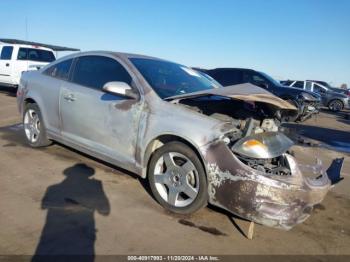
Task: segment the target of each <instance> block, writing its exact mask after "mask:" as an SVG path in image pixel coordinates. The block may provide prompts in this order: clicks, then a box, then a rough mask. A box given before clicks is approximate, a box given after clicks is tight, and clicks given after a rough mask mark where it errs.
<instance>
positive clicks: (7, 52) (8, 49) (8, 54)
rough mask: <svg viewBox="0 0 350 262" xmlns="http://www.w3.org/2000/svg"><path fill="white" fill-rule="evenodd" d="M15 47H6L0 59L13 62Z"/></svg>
mask: <svg viewBox="0 0 350 262" xmlns="http://www.w3.org/2000/svg"><path fill="white" fill-rule="evenodd" d="M12 51H13V46H4V47H3V48H2V50H1V55H0V59H1V60H11V57H12Z"/></svg>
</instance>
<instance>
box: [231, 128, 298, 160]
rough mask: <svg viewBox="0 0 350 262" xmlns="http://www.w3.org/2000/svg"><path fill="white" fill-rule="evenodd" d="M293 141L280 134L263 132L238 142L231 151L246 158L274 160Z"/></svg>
mask: <svg viewBox="0 0 350 262" xmlns="http://www.w3.org/2000/svg"><path fill="white" fill-rule="evenodd" d="M292 145H293V141H292V140H290V139H289V138H288V137H287V136H286V135H284V134H283V133H280V132H264V133H260V134H255V135H252V136H247V137H244V138H242V139H240V140H238V141H237V142H236V143H235V144H234V145H233V146H232V148H231V149H232V151H233V152H235V153H237V154H239V155H242V156H246V157H250V158H257V159H267V158H274V157H278V156H280V155H282V154H283V153H285V152H286V151H287V150H288V149H289V148H290V147H291V146H292Z"/></svg>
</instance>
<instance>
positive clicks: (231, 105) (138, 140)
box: [17, 51, 342, 229]
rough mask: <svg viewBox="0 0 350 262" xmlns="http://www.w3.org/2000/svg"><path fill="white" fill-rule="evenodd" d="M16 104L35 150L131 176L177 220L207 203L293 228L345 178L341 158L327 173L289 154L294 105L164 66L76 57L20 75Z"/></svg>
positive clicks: (129, 58) (124, 58)
mask: <svg viewBox="0 0 350 262" xmlns="http://www.w3.org/2000/svg"><path fill="white" fill-rule="evenodd" d="M17 102H18V107H19V111H20V113H21V114H22V116H23V127H24V133H25V137H26V139H27V141H28V143H29V145H30V146H32V147H42V146H48V145H50V144H51V143H52V141H58V142H60V143H62V144H65V145H68V146H69V147H72V148H75V149H77V150H79V151H82V152H84V153H86V154H89V155H91V156H94V157H97V158H100V159H102V160H104V161H106V162H109V163H111V164H113V165H116V166H119V167H121V168H124V169H126V170H129V171H131V172H134V173H136V174H138V175H140V176H141V177H142V178H147V179H148V181H149V185H150V188H151V190H152V192H153V194H154V197H155V199H156V200H157V201H158V202H159V203H160V204H161V205H162V206H163V207H164V208H166V209H168V210H170V211H172V212H176V213H182V214H188V213H192V212H195V211H196V210H198V209H200V208H202V207H204V206H206V205H207V204H208V203H210V204H212V205H215V206H218V207H220V208H223V209H226V210H228V211H229V212H231V213H233V214H235V215H238V216H240V217H243V218H245V219H248V220H251V221H254V222H257V223H260V224H263V225H267V226H270V227H276V228H282V229H290V228H292V227H293V226H294V225H296V224H298V223H301V222H303V221H304V220H305V219H306V218H307V217H308V216H309V215H310V212H311V210H312V208H313V206H314V205H315V204H318V203H320V202H321V201H322V200H323V198H324V197H325V195H326V194H327V192H328V190H329V188H330V186H331V184H332V183H335V182H337V181H338V180H339V172H333V171H334V170H338V171H339V170H340V169H339V168H337V166H338V167H339V166H341V164H342V161H341V160H339V159H337V160H334V161H335V162H333V163H332V165H333V167H332V168H329V169H328V170H327V172H326V171H325V170H324V169H323V167H322V165H321V163H319V162H318V163H316V164H315V165H308V166H301V165H299V164H298V163H297V161H296V159H295V158H294V157H293V156H292V155H290V154H289V153H288V150H289V148H290V147H291V146H292V145H293V142H292V141H291V140H290V139H289V138H288V137H287V136H286V135H284V134H283V133H282V132H280V126H279V125H280V120H279V119H280V116H281V114H282V113H281V112H283V114H286V112H287V113H288V112H293V111H294V110H296V108H295V107H294V106H293V105H291V104H289V103H288V102H286V101H284V100H282V99H280V98H278V97H276V96H274V95H272V94H271V93H269V92H267V91H265V90H264V89H261V88H259V87H257V86H254V85H251V84H241V85H235V86H228V87H222V86H220V84H218V83H217V82H216V81H215V80H213V79H212V78H211V77H209V76H208V75H206V74H204V73H202V72H198V71H195V70H193V69H191V68H189V67H187V66H184V65H180V64H177V63H173V62H169V61H165V60H162V59H158V58H153V57H147V56H141V55H134V54H124V53H115V52H104V51H98V52H83V53H77V54H73V55H69V56H66V57H63V58H61V59H59V60H57V61H55V62H53V63H51V64H49V65H47V66H45V67H44V68H41V69H40V70H38V71H31V72H25V73H23V75H22V78H21V81H20V85H19V87H18V91H17ZM334 166H335V168H334ZM335 173H336V174H335Z"/></svg>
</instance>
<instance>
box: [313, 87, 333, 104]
mask: <svg viewBox="0 0 350 262" xmlns="http://www.w3.org/2000/svg"><path fill="white" fill-rule="evenodd" d="M312 85H313V87H312V90H313V92H315V93H317V94H320V95H321V99H322V104H324V105H327V104H328V102H329V100H330V96H329V93H328V92H327V89H326V88H324V87H322V86H320V85H318V84H316V83H312Z"/></svg>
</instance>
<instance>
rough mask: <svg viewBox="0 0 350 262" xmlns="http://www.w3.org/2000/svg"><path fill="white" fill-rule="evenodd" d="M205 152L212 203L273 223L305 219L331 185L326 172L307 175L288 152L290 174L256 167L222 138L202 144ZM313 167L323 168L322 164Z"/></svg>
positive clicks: (279, 225)
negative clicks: (208, 144)
mask: <svg viewBox="0 0 350 262" xmlns="http://www.w3.org/2000/svg"><path fill="white" fill-rule="evenodd" d="M203 154H205V160H206V161H207V162H208V182H209V189H208V192H209V201H210V203H211V204H213V205H216V206H220V207H221V208H224V209H226V210H228V211H230V212H232V213H233V214H235V215H238V216H240V217H243V218H245V219H248V220H251V221H254V222H257V223H259V224H263V225H266V226H270V227H275V228H280V229H286V230H288V229H290V228H292V227H293V226H295V225H296V224H299V223H302V222H303V221H304V220H305V219H307V218H308V217H309V216H310V213H311V210H312V208H313V206H314V205H315V204H318V203H320V202H321V201H322V200H323V198H324V197H325V195H326V194H327V192H328V190H329V188H330V185H331V182H330V180H329V179H328V176H327V174H326V173H325V172H323V173H321V175H320V174H319V175H320V177H318V178H313V179H312V178H309V177H308V178H306V177H304V175H303V174H302V173H301V171H300V168H299V165H298V164H297V163H296V161H295V159H294V158H293V157H292V156H290V155H288V154H285V157H286V158H287V160H288V163H289V166H290V169H291V173H292V174H291V176H267V175H266V174H264V173H262V172H259V171H257V170H254V169H252V168H250V167H248V166H246V165H245V164H243V163H242V162H241V161H240V160H239V159H238V158H237V157H236V156H235V155H234V154H233V153H232V152H231V151H230V150H229V148H228V147H227V146H226V145H225V143H223V142H220V141H219V142H217V143H213V144H212V145H210V146H208V147H206V148H203ZM312 167H314V169H316V170H318V171H319V172H322V168H320V166H319V165H315V166H312ZM307 168H308V167H304V170H305V169H307ZM311 169H312V168H311ZM310 172H313V171H312V170H310Z"/></svg>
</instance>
